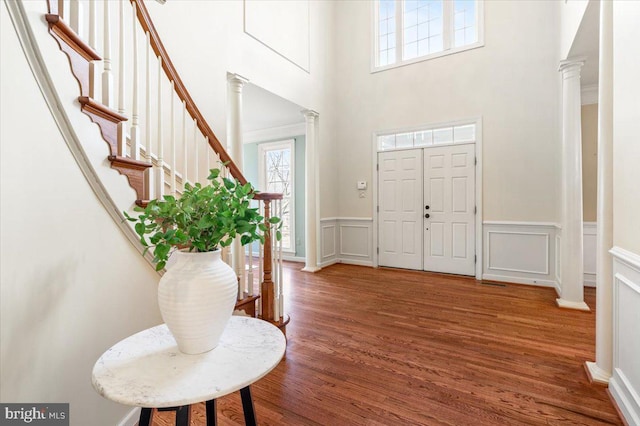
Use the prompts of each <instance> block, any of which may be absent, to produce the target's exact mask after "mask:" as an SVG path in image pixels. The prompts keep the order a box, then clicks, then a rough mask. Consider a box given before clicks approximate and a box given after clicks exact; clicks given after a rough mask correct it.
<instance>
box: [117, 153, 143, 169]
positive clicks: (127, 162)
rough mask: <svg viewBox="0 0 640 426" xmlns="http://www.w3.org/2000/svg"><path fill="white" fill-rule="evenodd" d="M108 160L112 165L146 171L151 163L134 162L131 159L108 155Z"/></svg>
mask: <svg viewBox="0 0 640 426" xmlns="http://www.w3.org/2000/svg"><path fill="white" fill-rule="evenodd" d="M108 158H109V161H111V162H112V163H117V164H119V165H120V164H122V165H128V166H133V167H134V168H145V169H146V168H148V167H151V166H152V164H151V163H147V162H146V161H141V160H134V159H133V158H128V157H122V156H119V155H110V156H109V157H108Z"/></svg>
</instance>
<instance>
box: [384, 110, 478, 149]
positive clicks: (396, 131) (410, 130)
mask: <svg viewBox="0 0 640 426" xmlns="http://www.w3.org/2000/svg"><path fill="white" fill-rule="evenodd" d="M467 124H475V126H476V137H475V139H474V140H473V141H462V142H449V143H438V144H431V145H420V146H409V147H403V148H393V149H380V147H379V146H378V142H377V140H378V137H379V136H389V135H398V134H402V133H415V132H422V131H425V130H437V129H442V128H447V127H457V126H465V125H467ZM481 129H482V118H481V117H470V118H466V119H461V120H455V121H443V122H441V123H429V124H426V125H423V126H414V127H402V128H399V129H387V130H379V131H376V132H374V137H375V139H376V147H375V148H376V149H375V151H376V154H377V153H379V152H391V151H404V150H408V149H416V148H436V147H440V146H450V145H465V144H470V143H476V142H477V141H478V140H479V139H480V138H481V137H482V135H481V134H479V132H480V131H481Z"/></svg>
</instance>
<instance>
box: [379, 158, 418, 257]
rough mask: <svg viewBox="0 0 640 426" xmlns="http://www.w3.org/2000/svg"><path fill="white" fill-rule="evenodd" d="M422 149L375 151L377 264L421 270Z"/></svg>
mask: <svg viewBox="0 0 640 426" xmlns="http://www.w3.org/2000/svg"><path fill="white" fill-rule="evenodd" d="M422 161H423V160H422V149H412V150H407V151H392V152H381V153H379V154H378V164H379V167H380V170H379V172H378V179H379V185H378V188H379V194H378V201H379V203H380V212H379V218H378V223H379V224H380V225H379V226H380V228H379V232H378V235H379V241H378V246H379V254H378V263H379V264H380V266H391V267H395V268H406V269H418V270H421V269H422V262H423V255H422V254H423V251H422V243H423V235H422V228H423V217H422V208H423V206H422V184H423V182H422Z"/></svg>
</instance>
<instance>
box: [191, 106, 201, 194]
mask: <svg viewBox="0 0 640 426" xmlns="http://www.w3.org/2000/svg"><path fill="white" fill-rule="evenodd" d="M198 151H200V150H199V149H198V120H196V119H195V118H194V119H193V161H194V169H193V172H194V175H195V180H194V183H197V182H200V175H199V174H198V172H199V168H200V167H199V165H198V161H200V160H199V158H198Z"/></svg>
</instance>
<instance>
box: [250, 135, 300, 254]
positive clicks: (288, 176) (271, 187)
mask: <svg viewBox="0 0 640 426" xmlns="http://www.w3.org/2000/svg"><path fill="white" fill-rule="evenodd" d="M294 142H295V141H294V140H293V139H290V140H286V141H279V142H270V143H263V144H260V145H258V159H259V160H258V161H259V162H258V173H259V174H260V178H259V185H260V190H261V191H263V192H276V193H281V194H283V198H282V212H281V219H282V228H281V232H282V250H283V251H285V252H289V253H293V252H295V224H294V212H295V208H294V197H293V194H294V174H295V173H294V171H295V168H294V158H295V153H294V146H295V145H294Z"/></svg>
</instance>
